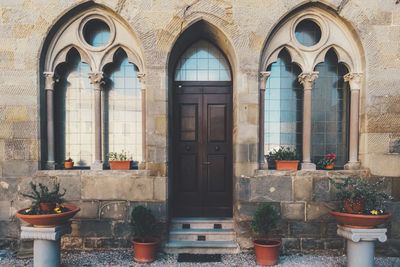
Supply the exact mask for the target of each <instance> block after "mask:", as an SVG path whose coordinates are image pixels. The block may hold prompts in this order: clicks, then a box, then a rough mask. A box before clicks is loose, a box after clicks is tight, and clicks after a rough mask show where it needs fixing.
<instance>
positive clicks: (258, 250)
mask: <svg viewBox="0 0 400 267" xmlns="http://www.w3.org/2000/svg"><path fill="white" fill-rule="evenodd" d="M277 221H278V212H277V211H276V209H275V208H274V207H272V206H271V205H269V204H261V206H259V207H258V208H257V210H256V212H255V214H254V216H253V220H252V221H251V228H252V229H253V231H254V232H255V233H257V234H258V235H260V238H257V239H255V240H254V252H255V254H256V262H257V264H259V265H267V266H271V265H276V264H277V262H278V259H279V250H280V247H281V244H282V241H281V240H277V239H269V238H267V235H268V233H269V232H270V230H271V229H273V228H275V227H276V223H277Z"/></svg>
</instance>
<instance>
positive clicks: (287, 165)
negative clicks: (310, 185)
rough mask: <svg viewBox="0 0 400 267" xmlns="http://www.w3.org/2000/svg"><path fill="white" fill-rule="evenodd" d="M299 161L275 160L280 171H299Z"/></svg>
mask: <svg viewBox="0 0 400 267" xmlns="http://www.w3.org/2000/svg"><path fill="white" fill-rule="evenodd" d="M299 162H300V161H299V160H275V166H276V169H277V170H278V171H285V170H289V171H297V169H298V166H299Z"/></svg>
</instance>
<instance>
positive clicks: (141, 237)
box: [131, 206, 160, 263]
mask: <svg viewBox="0 0 400 267" xmlns="http://www.w3.org/2000/svg"><path fill="white" fill-rule="evenodd" d="M131 223H132V229H133V241H132V247H133V253H134V259H135V261H136V262H139V263H149V262H153V261H154V259H155V253H156V250H157V247H158V244H159V242H160V241H159V239H158V238H157V236H158V230H159V227H158V222H157V220H156V218H155V217H154V215H153V213H152V212H151V210H149V209H148V208H145V207H143V206H137V207H135V208H134V209H133V210H132V213H131Z"/></svg>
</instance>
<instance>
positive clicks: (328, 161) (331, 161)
mask: <svg viewBox="0 0 400 267" xmlns="http://www.w3.org/2000/svg"><path fill="white" fill-rule="evenodd" d="M335 161H336V154H335V153H333V152H332V153H328V154H326V155H325V157H324V158H323V159H320V160H319V161H318V163H317V165H318V167H320V168H321V169H325V170H333V168H335Z"/></svg>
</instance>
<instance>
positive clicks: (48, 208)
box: [39, 203, 57, 213]
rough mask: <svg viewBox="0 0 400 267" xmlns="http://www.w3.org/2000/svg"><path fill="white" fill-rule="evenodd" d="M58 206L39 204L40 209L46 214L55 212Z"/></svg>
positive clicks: (54, 204)
mask: <svg viewBox="0 0 400 267" xmlns="http://www.w3.org/2000/svg"><path fill="white" fill-rule="evenodd" d="M56 206H57V204H56V203H39V209H40V210H41V211H42V212H46V213H49V212H50V211H53V210H54V209H55V208H56Z"/></svg>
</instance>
